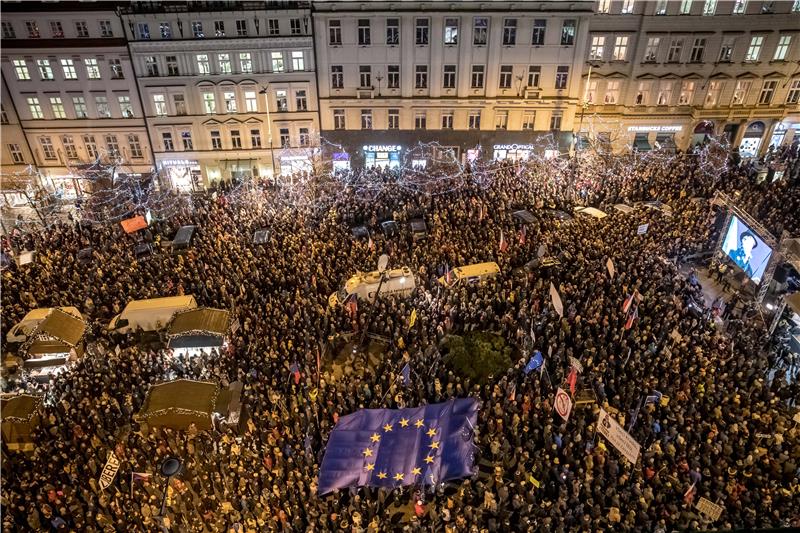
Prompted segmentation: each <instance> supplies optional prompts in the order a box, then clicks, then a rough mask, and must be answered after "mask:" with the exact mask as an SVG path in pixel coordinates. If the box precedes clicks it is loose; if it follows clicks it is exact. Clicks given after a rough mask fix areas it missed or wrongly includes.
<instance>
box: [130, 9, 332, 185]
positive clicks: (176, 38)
mask: <svg viewBox="0 0 800 533" xmlns="http://www.w3.org/2000/svg"><path fill="white" fill-rule="evenodd" d="M121 18H122V21H123V25H124V28H125V34H126V37H127V39H128V42H129V44H130V50H131V57H132V61H133V65H134V70H135V72H136V79H137V83H138V85H139V90H140V91H141V95H142V99H143V101H144V110H145V114H146V117H147V126H148V128H149V131H150V137H151V139H152V140H153V153H154V156H155V165H156V168H157V169H158V171H159V174H160V176H161V177H162V181H164V182H165V183H167V184H169V186H172V187H175V188H178V189H181V190H192V189H195V188H198V187H203V186H205V185H208V184H209V183H210V182H213V181H215V180H227V179H231V178H246V177H259V178H266V177H271V176H273V175H278V174H291V173H294V172H298V171H304V170H305V171H310V170H311V169H312V165H313V161H312V160H313V158H314V157H315V153H316V152H317V148H316V147H317V146H318V144H319V134H318V132H319V124H318V113H317V107H316V106H317V104H316V103H317V95H316V80H315V75H314V50H313V45H312V36H311V14H310V6H309V5H308V4H307V3H302V2H267V3H265V2H198V3H188V4H187V3H183V2H155V3H148V4H135V5H130V6H125V7H123V8H122V9H121Z"/></svg>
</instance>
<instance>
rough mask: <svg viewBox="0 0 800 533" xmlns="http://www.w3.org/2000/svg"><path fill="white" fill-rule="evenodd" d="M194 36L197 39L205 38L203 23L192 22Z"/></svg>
mask: <svg viewBox="0 0 800 533" xmlns="http://www.w3.org/2000/svg"><path fill="white" fill-rule="evenodd" d="M192 35H193V36H194V38H195V39H202V38H203V37H205V34H204V33H203V23H202V22H200V21H195V22H192Z"/></svg>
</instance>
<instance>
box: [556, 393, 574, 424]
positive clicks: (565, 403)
mask: <svg viewBox="0 0 800 533" xmlns="http://www.w3.org/2000/svg"><path fill="white" fill-rule="evenodd" d="M554 403H555V407H556V413H558V416H560V417H561V418H563V419H564V422H566V421H567V420H568V419H569V414H570V412H572V399H571V398H570V397H569V394H567V391H565V390H564V389H562V388H561V387H559V388H558V391H556V399H555V402H554Z"/></svg>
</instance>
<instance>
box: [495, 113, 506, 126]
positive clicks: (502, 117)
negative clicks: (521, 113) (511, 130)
mask: <svg viewBox="0 0 800 533" xmlns="http://www.w3.org/2000/svg"><path fill="white" fill-rule="evenodd" d="M494 129H496V130H507V129H508V111H496V112H495V114H494Z"/></svg>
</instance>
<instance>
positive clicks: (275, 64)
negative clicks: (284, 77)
mask: <svg viewBox="0 0 800 533" xmlns="http://www.w3.org/2000/svg"><path fill="white" fill-rule="evenodd" d="M271 57H272V72H283V52H272V55H271Z"/></svg>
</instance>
